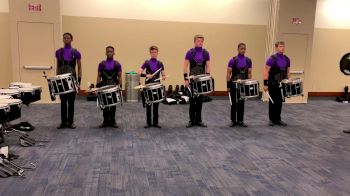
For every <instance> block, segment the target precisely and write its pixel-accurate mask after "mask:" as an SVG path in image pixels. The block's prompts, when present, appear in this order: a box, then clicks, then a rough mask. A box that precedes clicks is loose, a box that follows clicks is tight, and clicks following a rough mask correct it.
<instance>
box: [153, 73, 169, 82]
mask: <svg viewBox="0 0 350 196" xmlns="http://www.w3.org/2000/svg"><path fill="white" fill-rule="evenodd" d="M168 77H169V75H167V76H164V78H168ZM162 78H163V77H162ZM160 79H161V78H158V79H155V80H154V81H155V82H157V81H159V80H160Z"/></svg>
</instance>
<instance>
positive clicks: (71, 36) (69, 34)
mask: <svg viewBox="0 0 350 196" xmlns="http://www.w3.org/2000/svg"><path fill="white" fill-rule="evenodd" d="M65 35H68V36H69V37H70V39H71V40H73V35H72V34H71V33H68V32H66V33H64V34H63V37H64V36H65Z"/></svg>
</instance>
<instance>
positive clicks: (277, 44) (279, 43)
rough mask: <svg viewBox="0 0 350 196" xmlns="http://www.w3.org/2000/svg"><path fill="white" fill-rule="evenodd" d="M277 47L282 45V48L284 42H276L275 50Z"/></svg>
mask: <svg viewBox="0 0 350 196" xmlns="http://www.w3.org/2000/svg"><path fill="white" fill-rule="evenodd" d="M279 45H283V46H284V41H277V42H276V43H275V47H276V48H277V47H278V46H279Z"/></svg>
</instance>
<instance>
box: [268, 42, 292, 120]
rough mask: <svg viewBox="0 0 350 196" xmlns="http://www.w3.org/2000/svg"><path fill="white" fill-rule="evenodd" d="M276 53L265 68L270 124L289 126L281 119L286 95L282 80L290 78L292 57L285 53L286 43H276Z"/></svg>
mask: <svg viewBox="0 0 350 196" xmlns="http://www.w3.org/2000/svg"><path fill="white" fill-rule="evenodd" d="M275 48H276V53H275V54H273V55H272V56H270V57H269V58H268V59H267V61H266V65H265V68H264V76H263V78H264V91H265V92H268V93H269V94H270V96H271V99H272V101H273V102H272V101H271V100H269V119H270V121H269V125H270V126H274V125H279V126H287V124H286V123H285V122H284V121H282V119H281V111H282V102H284V97H283V95H282V93H281V84H280V82H281V81H282V80H283V79H289V78H290V64H291V63H290V59H289V58H288V57H287V56H286V55H285V54H284V51H285V43H284V42H283V41H278V42H276V43H275Z"/></svg>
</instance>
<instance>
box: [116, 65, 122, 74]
mask: <svg viewBox="0 0 350 196" xmlns="http://www.w3.org/2000/svg"><path fill="white" fill-rule="evenodd" d="M117 69H118V73H120V72H122V64H120V63H119V62H118V64H117Z"/></svg>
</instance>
